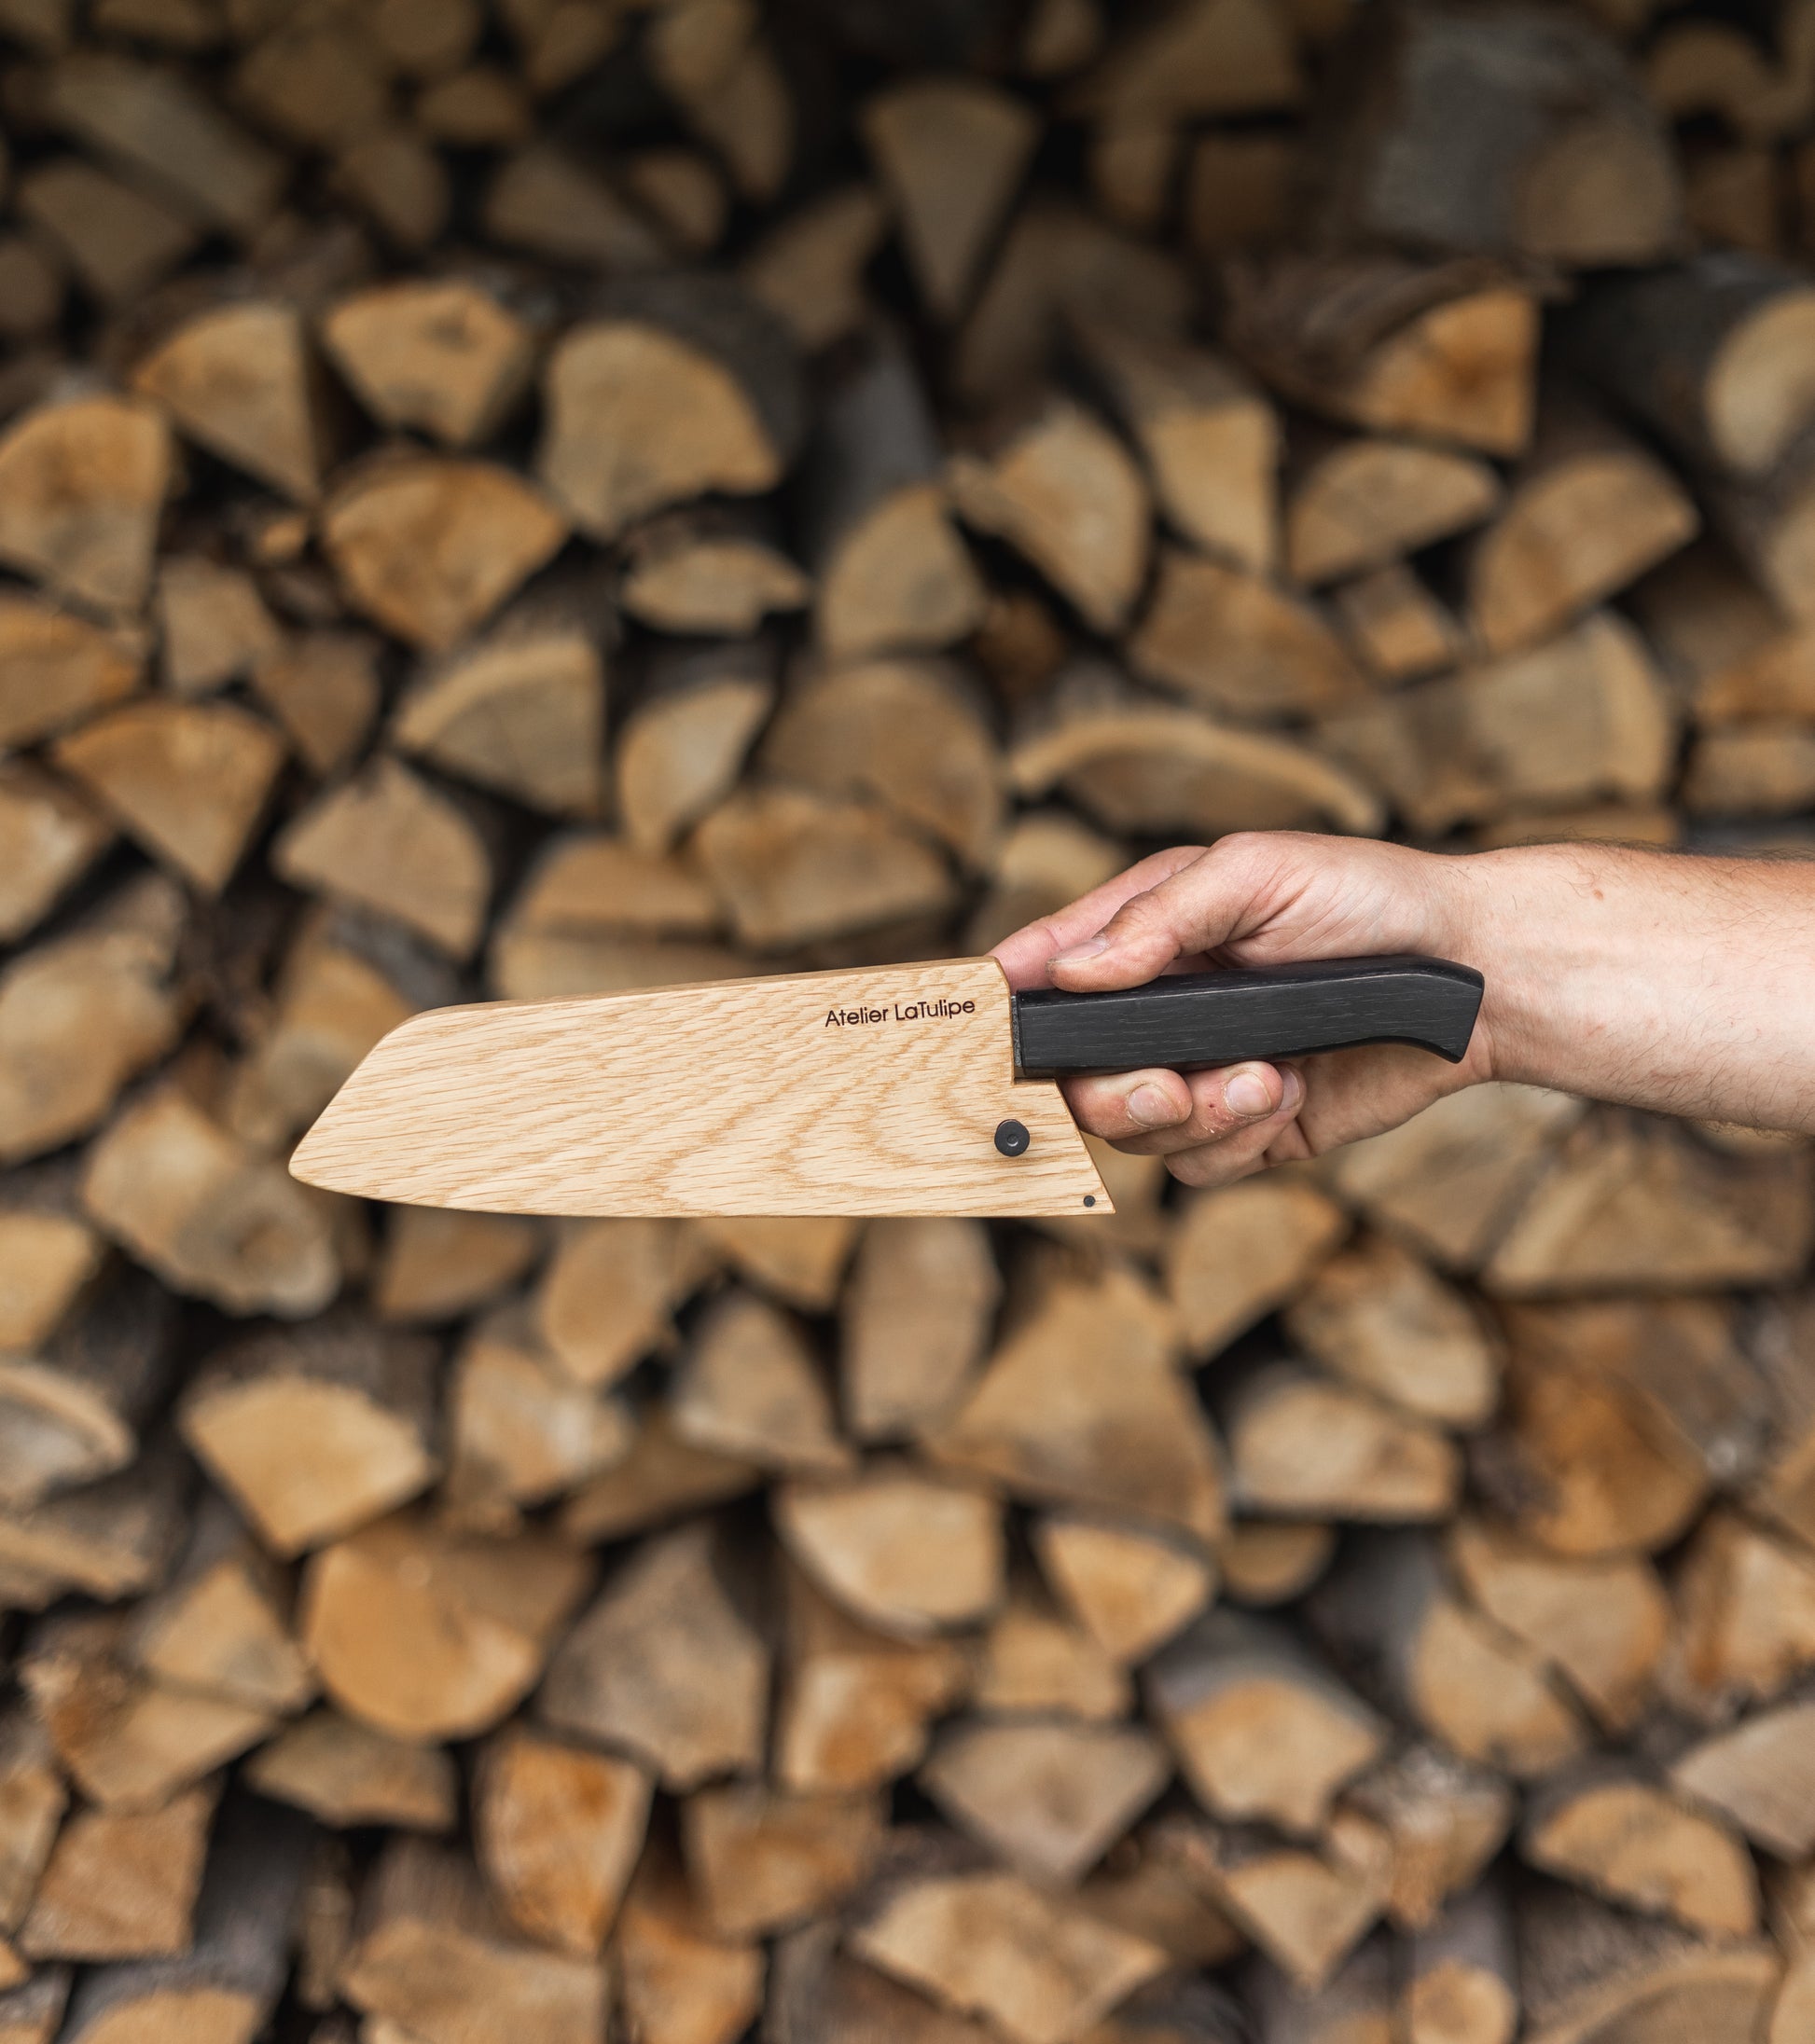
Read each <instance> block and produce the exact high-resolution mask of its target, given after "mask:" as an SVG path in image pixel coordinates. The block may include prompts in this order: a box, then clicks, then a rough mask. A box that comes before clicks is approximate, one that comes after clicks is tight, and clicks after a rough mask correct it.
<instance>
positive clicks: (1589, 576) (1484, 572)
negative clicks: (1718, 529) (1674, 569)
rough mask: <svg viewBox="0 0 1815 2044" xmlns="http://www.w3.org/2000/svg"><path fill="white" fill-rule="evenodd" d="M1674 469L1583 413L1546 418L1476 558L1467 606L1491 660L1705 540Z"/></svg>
mask: <svg viewBox="0 0 1815 2044" xmlns="http://www.w3.org/2000/svg"><path fill="white" fill-rule="evenodd" d="M1699 522H1700V521H1699V517H1698V514H1697V510H1696V507H1695V504H1694V503H1693V501H1692V500H1691V499H1690V497H1689V496H1688V494H1687V493H1686V491H1684V490H1683V488H1682V486H1681V485H1680V484H1679V483H1678V482H1677V481H1676V479H1675V477H1674V476H1672V475H1671V474H1670V471H1669V470H1668V469H1667V468H1665V467H1664V466H1663V464H1662V463H1660V462H1658V461H1656V459H1655V458H1654V457H1653V456H1652V455H1650V454H1647V453H1646V452H1645V451H1644V450H1643V449H1642V448H1640V447H1639V446H1638V445H1637V444H1636V443H1635V442H1633V441H1630V440H1628V439H1627V438H1625V437H1624V435H1620V434H1617V433H1615V432H1614V430H1613V429H1612V428H1611V427H1610V426H1608V425H1607V423H1606V422H1605V421H1604V420H1601V419H1600V418H1597V417H1596V416H1595V415H1594V414H1592V413H1591V412H1589V411H1587V410H1586V408H1584V407H1581V406H1580V405H1579V404H1572V403H1570V402H1569V401H1568V400H1567V399H1563V398H1558V399H1553V400H1551V401H1549V402H1547V403H1546V405H1545V407H1543V408H1542V409H1541V410H1540V412H1539V415H1538V422H1537V429H1536V432H1535V434H1534V435H1533V438H1532V441H1531V446H1530V448H1529V449H1527V450H1526V452H1525V454H1524V456H1523V457H1522V459H1521V460H1520V462H1519V464H1518V466H1517V468H1516V469H1515V470H1514V472H1513V476H1512V478H1511V482H1510V485H1509V488H1508V491H1507V497H1506V502H1505V504H1504V506H1503V509H1502V510H1501V511H1500V513H1499V515H1498V516H1497V517H1496V518H1494V520H1493V522H1492V524H1491V525H1489V527H1488V528H1487V530H1486V531H1485V532H1482V533H1481V534H1480V536H1479V538H1478V539H1476V541H1475V542H1474V543H1473V545H1472V546H1471V547H1470V548H1469V553H1468V564H1467V570H1466V574H1467V586H1468V605H1469V614H1470V618H1471V621H1472V623H1473V625H1474V628H1475V633H1476V638H1477V639H1478V641H1479V642H1480V644H1481V645H1482V647H1483V648H1484V650H1485V651H1487V652H1488V653H1489V654H1503V653H1511V652H1514V651H1516V650H1517V648H1519V647H1521V646H1529V645H1534V644H1536V643H1537V642H1539V641H1540V640H1543V639H1545V638H1548V637H1549V636H1550V635H1551V634H1553V633H1555V632H1557V631H1559V630H1560V629H1561V628H1563V627H1564V626H1566V625H1567V624H1568V623H1569V622H1570V620H1571V619H1572V618H1573V617H1576V616H1578V615H1580V614H1581V613H1582V612H1584V611H1586V609H1588V608H1589V606H1590V605H1592V604H1594V603H1597V602H1599V601H1601V600H1602V599H1603V598H1605V597H1608V596H1611V595H1614V594H1615V593H1617V592H1618V591H1619V590H1621V589H1623V588H1625V587H1627V585H1628V583H1631V582H1635V581H1637V580H1638V578H1639V577H1640V576H1641V575H1642V574H1643V573H1646V571H1647V570H1649V569H1651V568H1655V567H1656V565H1657V563H1658V562H1659V561H1661V560H1664V559H1668V558H1669V557H1670V555H1671V554H1673V553H1675V552H1676V551H1677V550H1678V549H1679V548H1680V547H1682V546H1686V545H1687V543H1688V542H1689V541H1690V540H1691V539H1693V538H1694V537H1695V535H1696V532H1697V526H1698V524H1699Z"/></svg>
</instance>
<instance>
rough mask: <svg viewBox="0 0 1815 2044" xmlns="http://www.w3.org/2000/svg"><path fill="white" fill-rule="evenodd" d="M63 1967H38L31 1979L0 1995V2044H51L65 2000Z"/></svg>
mask: <svg viewBox="0 0 1815 2044" xmlns="http://www.w3.org/2000/svg"><path fill="white" fill-rule="evenodd" d="M69 1985H70V1970H69V1968H68V1967H66V1966H41V1967H39V1968H37V1970H36V1971H35V1973H34V1974H33V1975H32V1977H31V1979H30V1980H28V1981H25V1982H22V1983H21V1985H20V1986H18V1987H14V1988H11V1989H9V1990H8V1991H7V1992H6V1993H3V1994H0V2044H51V2039H52V2038H53V2037H55V2036H56V2035H57V2032H58V2030H59V2029H60V2028H61V2027H62V2020H63V2009H64V2006H65V2004H66V2003H67V2001H68V1999H69Z"/></svg>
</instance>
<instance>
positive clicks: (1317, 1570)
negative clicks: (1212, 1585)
mask: <svg viewBox="0 0 1815 2044" xmlns="http://www.w3.org/2000/svg"><path fill="white" fill-rule="evenodd" d="M1336 1539H1337V1536H1336V1528H1335V1527H1334V1526H1330V1525H1329V1524H1328V1523H1327V1522H1326V1521H1324V1520H1323V1519H1236V1520H1235V1521H1233V1522H1232V1523H1231V1525H1230V1526H1229V1529H1228V1531H1227V1533H1226V1534H1225V1535H1224V1537H1223V1539H1222V1540H1219V1541H1218V1542H1217V1546H1216V1568H1217V1572H1218V1574H1219V1575H1220V1576H1221V1578H1222V1587H1223V1589H1224V1590H1225V1592H1226V1594H1227V1595H1230V1596H1232V1597H1233V1598H1234V1599H1235V1601H1236V1602H1237V1603H1238V1604H1245V1605H1248V1606H1250V1607H1252V1608H1254V1609H1263V1610H1264V1609H1266V1608H1267V1607H1268V1605H1273V1604H1289V1603H1291V1602H1292V1600H1293V1599H1294V1598H1295V1597H1298V1596H1301V1595H1303V1594H1304V1593H1305V1591H1307V1590H1308V1589H1309V1588H1310V1586H1311V1584H1312V1583H1313V1582H1315V1581H1317V1580H1318V1578H1319V1577H1320V1576H1321V1575H1322V1574H1323V1571H1324V1569H1326V1568H1328V1567H1329V1565H1330V1561H1331V1558H1332V1557H1333V1556H1334V1554H1335V1553H1336Z"/></svg>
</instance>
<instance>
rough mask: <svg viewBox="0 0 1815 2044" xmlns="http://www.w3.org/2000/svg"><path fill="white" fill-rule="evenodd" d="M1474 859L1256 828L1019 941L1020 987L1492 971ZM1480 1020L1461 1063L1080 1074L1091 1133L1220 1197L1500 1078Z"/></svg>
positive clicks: (1360, 1057)
mask: <svg viewBox="0 0 1815 2044" xmlns="http://www.w3.org/2000/svg"><path fill="white" fill-rule="evenodd" d="M1475 863H1476V862H1473V861H1470V860H1467V859H1457V858H1449V857H1443V856H1439V855H1437V854H1434V853H1430V852H1420V851H1411V850H1408V849H1405V848H1404V847H1402V846H1397V845H1385V844H1379V843H1376V842H1374V841H1372V840H1370V839H1365V838H1349V837H1317V836H1309V835H1306V834H1303V833H1299V832H1289V831H1279V832H1243V833H1240V834H1238V835H1236V836H1228V837H1224V838H1221V839H1219V840H1218V841H1217V843H1216V844H1215V845H1214V846H1213V847H1212V848H1211V849H1208V850H1205V849H1202V848H1201V847H1198V846H1186V847H1183V848H1181V849H1175V850H1171V851H1163V852H1157V853H1156V854H1155V855H1154V856H1153V857H1152V858H1150V859H1143V861H1141V863H1139V864H1138V865H1134V866H1130V867H1129V870H1128V871H1127V872H1126V873H1122V874H1119V875H1117V876H1116V877H1115V879H1113V880H1109V881H1107V882H1105V883H1104V885H1103V886H1101V887H1100V888H1097V889H1096V890H1094V891H1092V892H1091V893H1088V894H1086V895H1085V896H1083V897H1082V899H1080V900H1078V901H1075V902H1074V903H1073V904H1072V905H1070V907H1068V908H1064V909H1061V910H1060V912H1059V913H1058V914H1057V915H1055V916H1049V917H1046V918H1044V919H1043V920H1041V921H1039V922H1034V923H1030V924H1029V925H1028V926H1027V927H1026V928H1025V929H1023V930H1018V931H1016V932H1015V933H1014V934H1013V935H1012V936H1009V937H1005V938H1004V940H1003V941H1002V943H1000V944H999V945H997V946H996V947H995V954H994V955H995V957H996V958H997V959H998V960H1000V961H1001V963H1002V966H1003V968H1004V971H1005V972H1006V974H1007V975H1008V981H1009V984H1010V986H1012V987H1017V988H1025V987H1045V986H1053V987H1062V988H1064V989H1065V990H1066V991H1068V992H1072V993H1094V992H1099V991H1102V990H1105V989H1107V988H1111V987H1138V986H1141V985H1143V984H1144V983H1145V982H1146V981H1147V980H1150V979H1153V978H1156V977H1157V976H1158V974H1161V973H1165V972H1204V971H1208V970H1210V969H1212V968H1213V967H1216V966H1264V965H1282V964H1286V963H1288V962H1290V961H1293V960H1308V959H1337V958H1365V957H1375V956H1379V955H1382V954H1385V953H1390V952H1403V951H1412V952H1422V953H1426V954H1428V955H1432V956H1435V957H1440V958H1448V959H1453V960H1457V961H1459V962H1461V963H1462V964H1475V965H1480V964H1481V963H1482V962H1483V961H1482V960H1481V959H1480V958H1478V957H1477V956H1476V955H1475V954H1476V950H1477V948H1479V947H1480V946H1479V945H1478V942H1477V929H1476V925H1477V921H1478V918H1477V915H1476V888H1475V887H1474V885H1473V884H1472V881H1471V877H1470V870H1469V869H1470V868H1471V867H1472V866H1473V865H1474V864H1475ZM1491 1067H1492V1050H1491V1043H1490V1031H1489V1028H1488V1027H1487V1026H1486V1018H1485V1015H1484V1019H1483V1022H1481V1023H1477V1025H1476V1032H1475V1037H1474V1040H1473V1041H1472V1043H1470V1046H1469V1051H1468V1055H1467V1057H1465V1058H1464V1059H1463V1061H1462V1064H1461V1065H1459V1066H1451V1065H1448V1064H1445V1063H1443V1062H1442V1061H1441V1060H1440V1059H1438V1058H1435V1057H1432V1056H1430V1054H1429V1053H1428V1052H1423V1051H1418V1050H1413V1049H1410V1048H1407V1047H1406V1046H1404V1045H1400V1044H1392V1043H1385V1044H1376V1045H1370V1046H1367V1047H1365V1048H1363V1049H1359V1050H1345V1051H1339V1052H1332V1053H1328V1054H1325V1055H1322V1056H1317V1057H1303V1058H1296V1059H1294V1060H1292V1061H1291V1062H1290V1063H1285V1064H1282V1065H1278V1066H1274V1065H1268V1064H1259V1063H1249V1064H1242V1065H1235V1066H1230V1067H1226V1068H1225V1069H1222V1070H1212V1071H1196V1072H1191V1073H1188V1074H1187V1073H1182V1072H1177V1071H1166V1070H1147V1071H1129V1072H1117V1073H1115V1074H1113V1075H1110V1076H1105V1077H1090V1078H1077V1079H1068V1080H1066V1081H1065V1082H1063V1084H1064V1090H1065V1095H1066V1098H1067V1099H1068V1100H1069V1101H1070V1103H1071V1107H1072V1111H1073V1112H1074V1114H1075V1115H1076V1117H1077V1120H1078V1123H1079V1126H1081V1127H1084V1128H1087V1129H1088V1130H1089V1131H1090V1132H1091V1133H1092V1134H1093V1135H1097V1136H1101V1137H1104V1138H1106V1139H1108V1140H1109V1141H1111V1142H1113V1143H1114V1144H1115V1147H1116V1148H1117V1149H1120V1150H1126V1151H1129V1152H1131V1153H1134V1154H1137V1155H1156V1154H1157V1155H1160V1156H1163V1157H1164V1158H1165V1159H1166V1163H1167V1168H1168V1169H1169V1170H1170V1171H1171V1173H1172V1175H1173V1177H1175V1178H1177V1179H1180V1180H1182V1181H1184V1182H1185V1184H1187V1185H1222V1184H1226V1183H1228V1182H1229V1181H1231V1180H1234V1179H1239V1178H1245V1177H1247V1176H1248V1175H1249V1174H1250V1173H1252V1172H1254V1171H1259V1170H1264V1169H1265V1168H1267V1167H1268V1166H1269V1165H1273V1164H1281V1163H1284V1162H1286V1161H1288V1160H1289V1159H1291V1158H1295V1157H1307V1156H1317V1155H1321V1154H1322V1153H1323V1152H1324V1151H1326V1150H1331V1149H1335V1148H1336V1147H1337V1145H1339V1144H1342V1143H1346V1142H1353V1141H1355V1140H1357V1139H1359V1138H1361V1137H1363V1136H1371V1135H1377V1134H1379V1132H1380V1131H1381V1130H1382V1129H1385V1128H1391V1127H1394V1126H1397V1125H1398V1124H1399V1123H1400V1122H1403V1121H1406V1120H1408V1119H1409V1118H1410V1117H1411V1116H1412V1115H1413V1114H1415V1113H1417V1112H1419V1110H1420V1108H1424V1107H1428V1106H1429V1105H1430V1103H1431V1102H1432V1101H1433V1100H1434V1099H1437V1098H1440V1097H1441V1096H1442V1095H1444V1094H1446V1093H1452V1092H1455V1091H1456V1090H1458V1089H1459V1088H1460V1087H1462V1086H1465V1085H1472V1084H1476V1082H1477V1081H1479V1080H1482V1079H1485V1078H1489V1077H1490V1076H1492V1070H1491Z"/></svg>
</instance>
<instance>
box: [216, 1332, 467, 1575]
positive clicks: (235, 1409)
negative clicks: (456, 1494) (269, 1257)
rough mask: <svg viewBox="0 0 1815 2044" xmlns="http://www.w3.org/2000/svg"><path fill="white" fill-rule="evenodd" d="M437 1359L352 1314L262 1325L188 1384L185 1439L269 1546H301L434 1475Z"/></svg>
mask: <svg viewBox="0 0 1815 2044" xmlns="http://www.w3.org/2000/svg"><path fill="white" fill-rule="evenodd" d="M436 1360H437V1359H436V1350H435V1347H434V1345H433V1344H432V1343H430V1342H428V1341H426V1340H424V1339H423V1338H422V1337H421V1336H416V1335H399V1334H387V1333H381V1332H380V1331H379V1330H377V1329H374V1328H371V1327H369V1326H367V1324H365V1323H364V1322H363V1321H362V1320H360V1319H354V1318H353V1317H352V1316H351V1315H347V1316H344V1317H341V1318H339V1319H328V1320H325V1321H321V1322H318V1323H316V1324H314V1325H312V1326H309V1327H302V1328H296V1329H293V1330H287V1331H284V1332H282V1333H267V1334H256V1335H254V1336H253V1337H252V1338H251V1339H250V1340H247V1341H244V1342H241V1343H238V1344H236V1345H234V1346H233V1347H229V1348H228V1349H227V1350H226V1351H225V1352H223V1353H221V1354H219V1355H217V1356H215V1357H214V1358H212V1359H211V1360H210V1362H209V1364H208V1365H207V1366H206V1367H205V1368H204V1369H203V1370H202V1371H201V1373H200V1374H198V1376H197V1377H196V1379H195V1381H194V1382H193V1383H192V1384H191V1385H190V1386H189V1388H188V1389H187V1391H186V1392H185V1393H184V1396H183V1401H182V1405H181V1408H180V1415H179V1421H180V1425H181V1427H182V1430H183V1438H184V1440H185V1441H186V1442H187V1444H188V1446H189V1448H190V1449H191V1450H192V1452H193V1453H194V1454H195V1456H196V1457H197V1458H198V1459H199V1460H200V1461H201V1464H202V1466H203V1467H204V1468H205V1469H206V1470H207V1471H208V1472H209V1473H210V1475H212V1476H213V1477H214V1479H215V1482H216V1483H218V1484H219V1485H221V1487H222V1488H223V1489H224V1490H225V1491H227V1493H228V1494H229V1496H230V1497H231V1498H233V1500H234V1502H235V1503H236V1504H237V1505H238V1506H239V1508H240V1510H241V1511H242V1512H243V1513H244V1514H245V1515H246V1517H247V1518H248V1519H249V1520H250V1521H251V1522H252V1524H253V1525H254V1526H256V1528H257V1531H258V1535H259V1538H260V1539H261V1540H263V1541H264V1543H265V1545H266V1546H267V1547H268V1548H270V1551H271V1552H272V1553H273V1554H281V1555H284V1556H285V1557H289V1556H292V1555H296V1554H303V1553H305V1552H307V1551H308V1550H310V1549H312V1548H316V1547H320V1546H322V1545H324V1544H325V1543H326V1542H327V1541H329V1540H334V1539H337V1538H338V1537H339V1535H341V1534H343V1533H350V1532H352V1531H353V1530H354V1529H355V1528H356V1527H358V1526H364V1525H366V1524H367V1523H368V1522H369V1521H370V1520H373V1519H376V1518H378V1517H379V1516H380V1515H381V1514H382V1513H383V1512H389V1511H391V1510H392V1509H393V1508H394V1507H395V1506H397V1505H400V1504H402V1503H404V1502H405V1501H406V1499H408V1498H413V1497H415V1496H416V1494H417V1493H418V1492H419V1491H421V1490H423V1489H424V1488H425V1487H426V1486H427V1485H429V1484H430V1483H431V1482H432V1481H433V1480H434V1477H435V1475H436V1468H437V1461H436V1455H435V1452H434V1449H433V1447H432V1445H431V1443H432V1438H433V1434H434V1424H435V1376H436Z"/></svg>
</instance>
